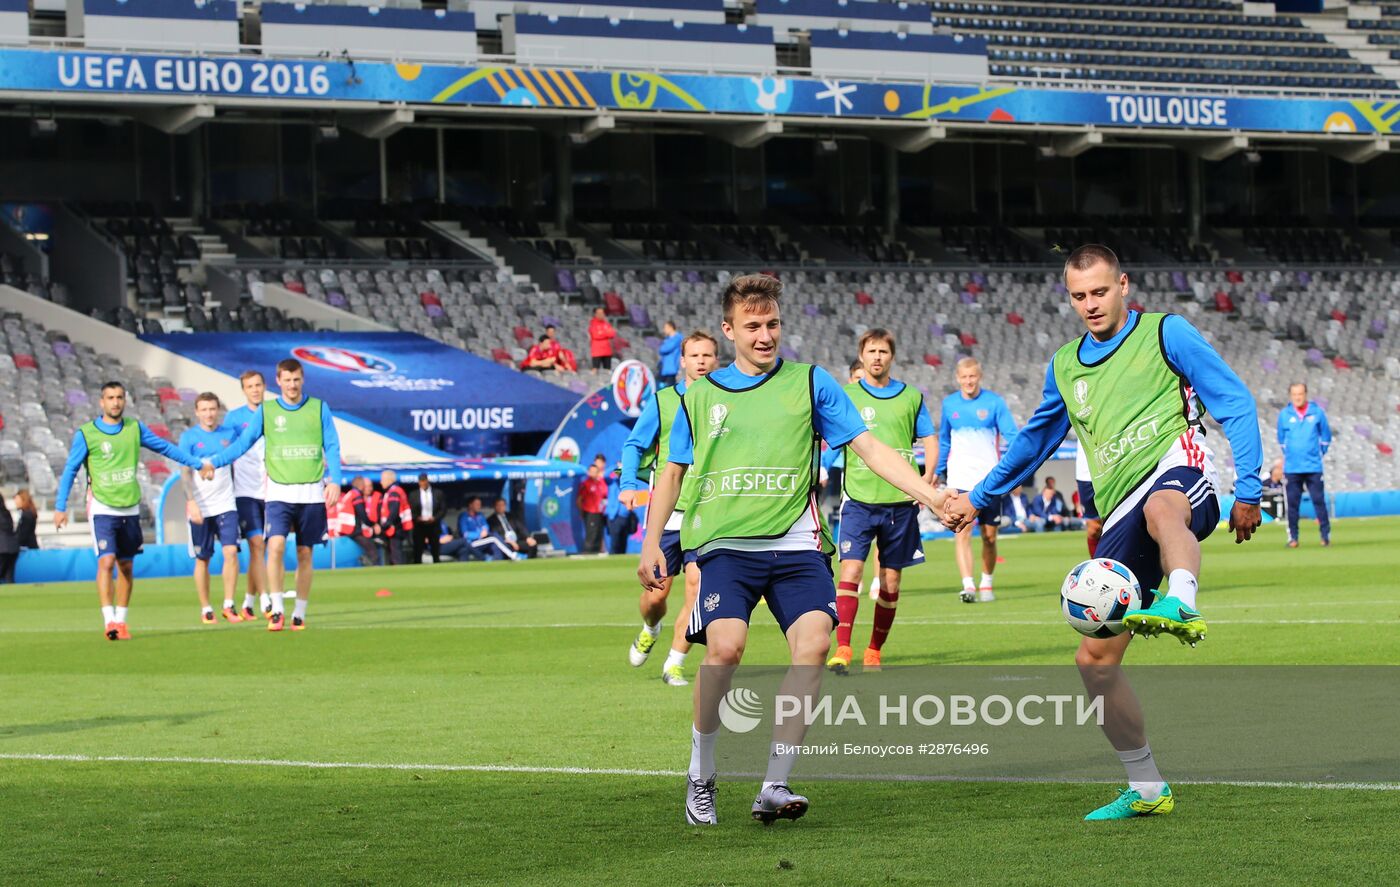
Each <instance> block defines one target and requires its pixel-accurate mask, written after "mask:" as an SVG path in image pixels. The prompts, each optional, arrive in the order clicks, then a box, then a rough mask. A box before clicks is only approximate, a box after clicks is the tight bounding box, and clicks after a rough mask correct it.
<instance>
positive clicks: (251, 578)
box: [236, 496, 272, 622]
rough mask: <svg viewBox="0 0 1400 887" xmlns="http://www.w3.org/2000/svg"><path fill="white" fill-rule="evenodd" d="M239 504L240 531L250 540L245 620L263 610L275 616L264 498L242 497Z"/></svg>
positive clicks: (244, 603)
mask: <svg viewBox="0 0 1400 887" xmlns="http://www.w3.org/2000/svg"><path fill="white" fill-rule="evenodd" d="M236 504H237V507H238V532H239V535H241V536H242V537H243V538H244V539H246V540H248V590H247V591H246V592H245V593H244V594H243V620H244V621H245V622H253V621H256V619H257V614H258V611H259V609H260V610H261V611H262V613H263V614H264V615H267V616H271V615H272V602H271V601H270V600H268V597H267V548H266V546H265V545H264V544H263V531H264V529H265V524H266V521H267V515H266V513H265V510H264V508H263V502H262V500H261V499H254V498H252V497H250V496H240V497H238V499H237V503H236ZM259 598H261V600H259Z"/></svg>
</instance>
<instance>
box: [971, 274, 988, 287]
mask: <svg viewBox="0 0 1400 887" xmlns="http://www.w3.org/2000/svg"><path fill="white" fill-rule="evenodd" d="M972 282H973V283H975V284H977V285H978V286H986V285H987V275H985V274H983V273H982V272H981V271H974V272H972Z"/></svg>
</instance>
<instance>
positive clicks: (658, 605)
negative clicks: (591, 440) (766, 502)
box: [617, 331, 719, 687]
mask: <svg viewBox="0 0 1400 887" xmlns="http://www.w3.org/2000/svg"><path fill="white" fill-rule="evenodd" d="M718 351H719V342H717V341H716V340H715V337H714V336H712V335H710V334H709V333H707V332H704V331H696V332H693V333H691V334H690V335H688V336H686V337H685V339H684V340H683V341H682V342H681V348H680V352H681V372H682V374H683V375H682V378H681V380H680V382H679V383H678V384H676V385H673V386H670V387H667V388H659V389H657V391H656V395H655V396H654V397H652V398H651V399H650V400H649V401H647V402H646V403H645V404H643V405H642V414H641V415H640V416H638V417H637V424H635V425H633V426H632V433H631V434H629V435H628V436H627V440H626V441H625V442H624V443H623V444H622V477H621V485H622V490H621V491H620V492H619V493H618V494H617V497H618V500H619V501H620V502H621V503H622V504H623V505H624V506H625V507H626V508H627V509H629V510H630V509H631V508H632V504H633V503H634V502H635V501H636V499H637V492H638V491H640V490H642V489H645V486H644V485H643V483H642V482H641V481H639V480H638V479H637V471H638V470H639V468H646V467H652V468H653V471H659V470H660V469H661V468H663V467H665V465H666V460H667V456H668V455H669V453H670V449H671V424H672V423H673V422H674V421H675V418H676V411H677V410H678V409H679V407H680V404H681V395H682V394H684V393H685V390H686V387H687V386H688V385H690V384H691V383H692V382H694V381H695V380H696V379H699V378H701V377H703V376H707V375H709V373H710V371H711V370H713V369H714V368H715V359H716V354H717V353H718ZM694 492H695V491H694V489H693V485H692V484H686V485H685V489H684V490H682V495H681V498H680V501H679V502H677V503H676V511H675V513H674V514H672V515H671V519H670V520H669V521H667V522H666V532H665V535H663V536H662V537H661V550H662V551H663V552H664V553H665V555H666V578H665V579H664V580H663V581H662V584H661V588H660V590H657V591H653V590H650V589H643V590H642V600H641V610H642V630H641V631H640V632H638V633H637V638H636V640H634V641H633V642H632V647H631V649H629V650H628V651H627V661H628V662H630V663H631V664H632V666H633V667H634V668H636V667H639V666H641V665H643V664H644V663H645V662H646V661H647V657H648V656H649V655H650V654H651V648H652V647H653V646H655V645H656V639H657V637H659V636H660V635H661V617H663V616H665V615H666V597H667V595H669V594H670V593H671V581H672V580H673V579H674V578H675V577H676V576H677V575H679V574H680V572H681V570H682V567H684V570H685V603H684V604H683V605H682V606H681V610H680V612H679V613H677V614H676V624H675V628H674V629H673V632H674V633H673V636H672V638H671V652H670V653H669V654H668V655H667V656H666V662H665V664H663V665H662V666H661V680H663V681H665V682H666V683H667V684H669V685H671V686H673V687H684V686H685V685H686V684H688V683H690V682H689V681H687V680H686V679H685V672H684V668H685V656H686V654H687V653H689V652H690V641H687V640H686V639H685V631H686V625H687V623H689V622H690V610H691V607H693V606H694V604H695V592H696V591H697V590H698V589H699V587H700V568H699V567H697V566H695V558H694V556H693V555H690V556H684V555H682V553H681V518H682V517H683V516H684V514H685V509H686V508H687V507H688V506H689V505H690V502H691V501H692V500H693V499H694Z"/></svg>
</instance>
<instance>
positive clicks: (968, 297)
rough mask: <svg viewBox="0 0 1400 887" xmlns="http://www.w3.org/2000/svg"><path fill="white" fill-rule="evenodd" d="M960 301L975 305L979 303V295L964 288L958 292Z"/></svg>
mask: <svg viewBox="0 0 1400 887" xmlns="http://www.w3.org/2000/svg"><path fill="white" fill-rule="evenodd" d="M958 301H959V302H961V303H962V304H964V305H975V304H977V297H976V296H974V295H973V294H972V293H969V292H967V291H966V290H964V291H963V292H960V293H958Z"/></svg>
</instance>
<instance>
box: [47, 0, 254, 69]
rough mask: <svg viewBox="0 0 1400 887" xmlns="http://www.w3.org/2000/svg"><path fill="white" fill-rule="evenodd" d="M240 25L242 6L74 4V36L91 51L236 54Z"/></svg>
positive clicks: (161, 1) (211, 2)
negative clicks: (97, 48)
mask: <svg viewBox="0 0 1400 887" xmlns="http://www.w3.org/2000/svg"><path fill="white" fill-rule="evenodd" d="M238 19H239V3H238V0H205V2H203V3H194V2H191V0H74V2H71V3H69V5H68V36H70V37H82V38H83V40H84V42H85V43H86V44H87V45H88V46H91V47H111V48H120V49H130V48H135V47H143V48H148V49H179V50H190V49H196V50H203V51H206V52H208V51H224V52H236V51H237V50H238V44H239V43H240V37H239V23H238ZM178 67H184V66H177V68H178ZM188 70H189V72H190V76H194V72H193V66H189V68H188Z"/></svg>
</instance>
